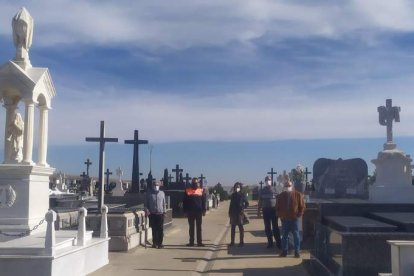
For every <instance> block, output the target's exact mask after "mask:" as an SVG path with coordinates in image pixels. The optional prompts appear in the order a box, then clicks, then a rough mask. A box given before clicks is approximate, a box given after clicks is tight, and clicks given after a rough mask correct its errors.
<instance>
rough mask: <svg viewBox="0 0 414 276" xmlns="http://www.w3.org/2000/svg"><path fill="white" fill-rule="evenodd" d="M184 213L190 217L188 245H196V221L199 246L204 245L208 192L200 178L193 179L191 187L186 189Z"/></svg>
mask: <svg viewBox="0 0 414 276" xmlns="http://www.w3.org/2000/svg"><path fill="white" fill-rule="evenodd" d="M183 210H184V214H186V215H187V218H188V226H189V231H188V233H189V235H190V242H189V243H188V244H187V246H194V223H195V224H196V228H197V246H204V244H203V240H202V236H201V224H202V217H203V216H204V215H205V214H206V193H205V192H204V189H203V188H201V187H200V183H199V182H198V178H193V179H192V180H191V187H188V188H186V189H185V193H184V198H183Z"/></svg>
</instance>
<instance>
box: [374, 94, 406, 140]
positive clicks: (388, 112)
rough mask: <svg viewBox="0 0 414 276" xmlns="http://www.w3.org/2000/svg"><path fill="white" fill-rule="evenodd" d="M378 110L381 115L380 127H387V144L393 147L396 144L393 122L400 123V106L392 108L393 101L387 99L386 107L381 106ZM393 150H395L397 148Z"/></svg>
mask: <svg viewBox="0 0 414 276" xmlns="http://www.w3.org/2000/svg"><path fill="white" fill-rule="evenodd" d="M377 110H378V113H379V123H380V125H382V126H387V143H386V144H388V145H393V144H394V143H393V136H392V122H393V121H395V122H399V121H400V112H401V108H400V107H399V106H392V99H387V100H386V101H385V106H379V107H378V109H377ZM384 147H385V145H384ZM393 148H395V146H394V147H393Z"/></svg>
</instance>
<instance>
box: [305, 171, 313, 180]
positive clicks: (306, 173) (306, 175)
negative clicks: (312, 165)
mask: <svg viewBox="0 0 414 276" xmlns="http://www.w3.org/2000/svg"><path fill="white" fill-rule="evenodd" d="M308 174H312V172H310V171H308V167H306V169H305V181H306V183H308Z"/></svg>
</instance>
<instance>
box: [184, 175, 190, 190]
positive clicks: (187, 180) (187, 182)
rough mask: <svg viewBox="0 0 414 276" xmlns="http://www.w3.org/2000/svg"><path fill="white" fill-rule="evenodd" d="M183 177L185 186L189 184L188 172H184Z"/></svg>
mask: <svg viewBox="0 0 414 276" xmlns="http://www.w3.org/2000/svg"><path fill="white" fill-rule="evenodd" d="M183 179H184V180H185V186H186V187H187V186H188V185H189V184H190V180H191V177H190V176H189V175H188V173H186V174H185V177H184V178H183Z"/></svg>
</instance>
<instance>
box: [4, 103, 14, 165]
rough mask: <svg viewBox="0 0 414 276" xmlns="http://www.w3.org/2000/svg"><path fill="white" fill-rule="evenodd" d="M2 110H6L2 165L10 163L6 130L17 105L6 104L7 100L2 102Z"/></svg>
mask: <svg viewBox="0 0 414 276" xmlns="http://www.w3.org/2000/svg"><path fill="white" fill-rule="evenodd" d="M3 106H4V108H6V121H5V126H4V161H3V163H6V164H7V163H10V160H9V156H10V147H9V146H8V143H7V138H8V137H7V128H8V125H9V121H10V120H11V119H10V118H11V116H12V115H13V113H14V111H15V110H16V107H17V105H16V104H14V103H8V101H7V100H4V105H3Z"/></svg>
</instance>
